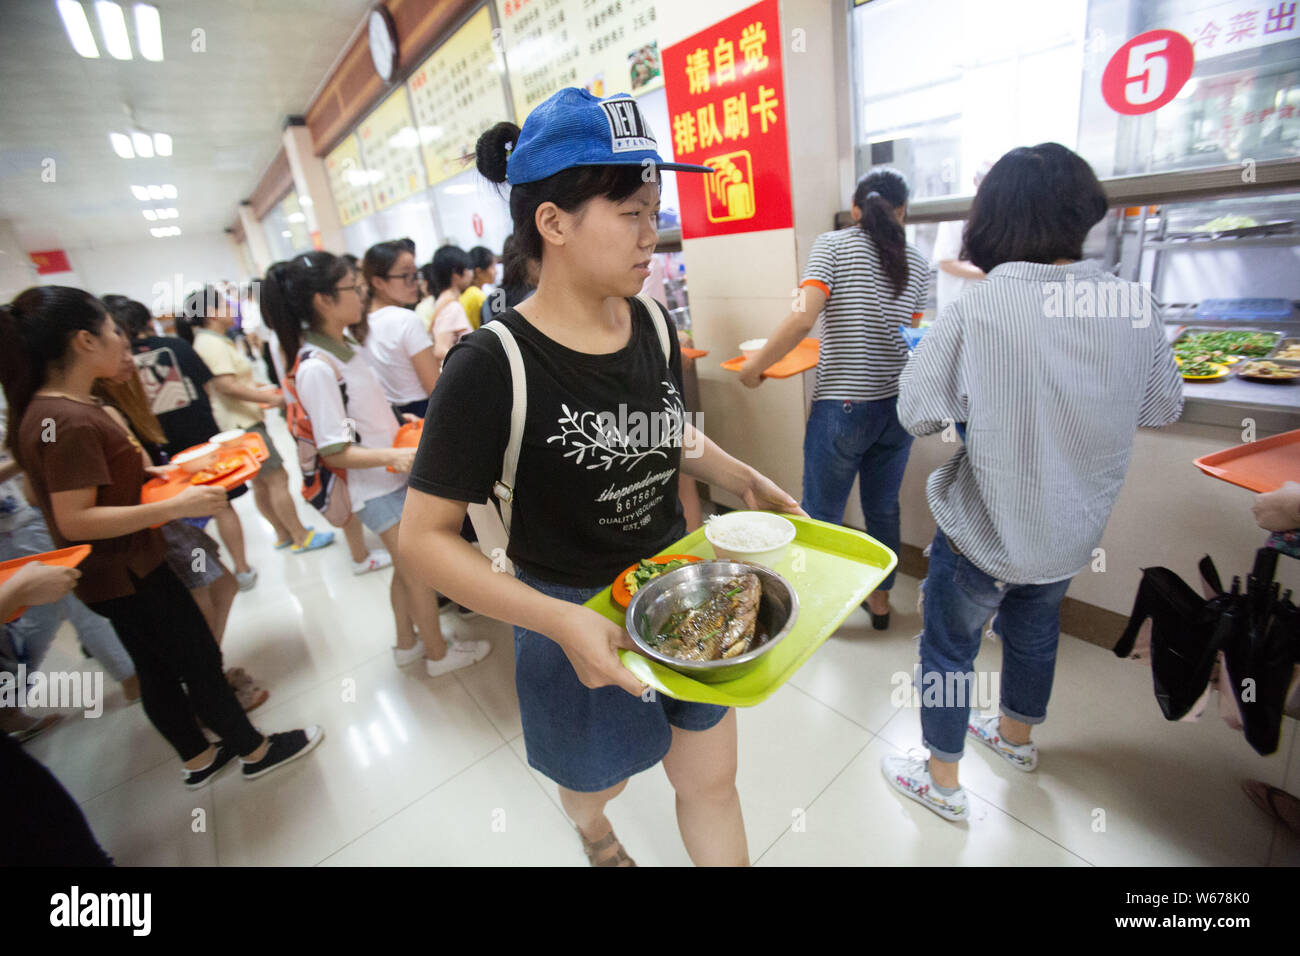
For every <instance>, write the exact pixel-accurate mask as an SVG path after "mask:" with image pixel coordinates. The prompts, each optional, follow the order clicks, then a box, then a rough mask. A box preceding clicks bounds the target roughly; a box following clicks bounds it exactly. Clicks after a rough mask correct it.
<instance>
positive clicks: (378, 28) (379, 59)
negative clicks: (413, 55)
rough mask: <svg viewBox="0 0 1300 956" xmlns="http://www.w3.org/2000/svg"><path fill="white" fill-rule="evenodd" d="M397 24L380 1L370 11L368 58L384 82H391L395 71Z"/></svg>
mask: <svg viewBox="0 0 1300 956" xmlns="http://www.w3.org/2000/svg"><path fill="white" fill-rule="evenodd" d="M397 52H398V51H397V26H396V24H394V23H393V15H392V14H391V13H389V12H388V8H387V7H385V6H384V5H383V4H382V3H378V4H375V7H374V9H373V10H371V11H370V59H371V60H372V61H373V62H374V64H375V72H376V73H378V74H379V77H380V79H382V80H383V81H384V82H385V83H391V82H393V75H394V74H396V73H397Z"/></svg>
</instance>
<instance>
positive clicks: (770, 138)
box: [659, 0, 794, 239]
mask: <svg viewBox="0 0 1300 956" xmlns="http://www.w3.org/2000/svg"><path fill="white" fill-rule="evenodd" d="M778 10H779V0H762V2H761V3H756V4H754V5H753V6H752V7H749V8H748V9H746V10H742V11H741V12H740V13H737V14H735V15H734V16H731V17H728V18H727V19H726V20H723V21H721V22H719V23H716V24H714V25H713V26H711V27H709V28H708V29H707V30H702V31H700V32H699V33H697V34H695V35H694V36H691V37H688V38H687V39H685V40H683V41H682V42H681V43H676V44H674V45H673V46H670V47H668V48H667V49H665V50H664V51H663V69H664V86H665V88H666V90H667V93H668V115H669V123H670V125H671V127H672V128H671V129H670V130H669V131H668V133H667V135H668V138H669V141H670V142H671V143H672V150H673V159H674V160H675V161H676V162H679V163H698V164H700V165H702V166H709V167H711V168H712V169H713V170H714V172H712V173H678V174H677V187H678V193H679V195H680V198H681V204H682V237H683V238H686V239H694V238H698V237H700V236H726V235H732V234H734V233H740V232H759V231H761V230H764V229H787V228H789V227H790V226H791V225H792V224H793V222H794V217H793V213H792V211H791V204H790V148H789V143H788V141H787V138H786V128H785V124H786V119H785V83H784V82H783V77H784V74H783V73H782V71H781V24H780V18H779V13H778ZM659 135H660V136H661V137H662V136H663V135H664V134H662V133H661V134H659ZM661 141H662V140H661Z"/></svg>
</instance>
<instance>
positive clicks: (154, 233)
mask: <svg viewBox="0 0 1300 956" xmlns="http://www.w3.org/2000/svg"><path fill="white" fill-rule="evenodd" d="M165 231H166V230H165V229H161V228H159V227H157V226H155V227H154V228H153V229H150V230H149V234H150V235H151V236H153V237H154V238H155V239H161V238H162V237H163V233H164V232H165Z"/></svg>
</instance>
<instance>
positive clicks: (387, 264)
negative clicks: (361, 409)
mask: <svg viewBox="0 0 1300 956" xmlns="http://www.w3.org/2000/svg"><path fill="white" fill-rule="evenodd" d="M361 274H362V276H363V278H364V279H365V283H366V286H367V287H369V289H370V304H369V310H368V311H369V317H368V321H369V326H370V332H369V334H368V335H367V336H366V340H365V350H366V356H367V358H369V359H370V364H371V365H372V366H373V367H374V369H375V374H376V375H378V376H379V385H380V387H381V388H383V390H384V397H385V398H387V399H388V404H390V405H392V406H393V411H394V412H396V413H397V416H398V418H399V419H401V417H402V415H404V414H409V415H414V416H416V417H417V418H423V417H424V409H425V407H426V406H427V405H428V404H429V393H430V392H432V391H433V385H434V383H435V382H436V381H438V365H439V364H440V363H439V362H438V361H436V360H435V358H434V351H433V342H432V341H430V339H429V335H428V333H427V332H425V330H424V324H423V323H422V322H421V321H420V318H419V316H417V315H416V314H415V312H414V311H412V310H413V309H414V308H415V306H416V303H417V302H418V301H419V297H420V285H419V273H418V272H417V271H416V268H415V256H414V255H412V254H411V253H410V252H409V251H408V250H407V248H406V246H405V245H404V244H403V243H401V242H396V241H394V242H380V243H376V244H375V245H373V246H371V247H370V248H369V249H367V250H366V255H365V258H364V259H362V260H361Z"/></svg>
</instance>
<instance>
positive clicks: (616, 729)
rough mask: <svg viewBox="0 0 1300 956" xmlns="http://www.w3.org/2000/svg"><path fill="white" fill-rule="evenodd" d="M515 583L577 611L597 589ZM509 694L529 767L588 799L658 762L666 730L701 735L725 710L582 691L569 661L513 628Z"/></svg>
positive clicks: (537, 637) (534, 635) (607, 690)
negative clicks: (515, 698) (515, 699)
mask: <svg viewBox="0 0 1300 956" xmlns="http://www.w3.org/2000/svg"><path fill="white" fill-rule="evenodd" d="M516 576H517V577H518V578H519V580H521V581H523V582H524V583H525V584H527V585H528V586H529V587H532V588H535V589H536V590H538V591H541V592H542V593H543V594H546V595H549V596H550V597H553V598H559V599H560V600H561V601H570V602H572V603H574V604H582V603H584V602H586V601H588V600H590V599H591V598H592V597H594V596H595V595H597V594H599V593H600V591H601V590H602V589H601V588H578V587H570V586H568V585H563V584H554V583H551V582H549V581H543V580H541V579H539V578H535V577H533V576H531V575H529V574H526V573H524V572H522V571H519V572H516ZM515 690H516V691H517V692H518V694H519V711H520V716H521V718H522V720H523V725H524V746H525V749H526V750H527V752H528V764H529V766H531V767H533V768H535V769H537V770H539V771H540V772H542V773H544V774H545V775H546V776H548V777H550V778H551V779H552V780H554V781H555V782H556V783H558V784H559V785H560V786H562V787H566V788H568V789H569V790H576V791H579V792H581V793H594V792H596V791H599V790H608V789H609V788H610V787H612V786H614V785H615V784H617V783H620V782H621V781H623V780H626V779H627V778H628V777H630V776H632V775H633V774H635V773H640V772H641V771H642V770H648V769H650V768H651V767H653V766H654V765H655V764H657V763H659V761H661V760H663V759H664V755H665V754H666V753H668V748H669V746H671V744H672V740H673V738H672V729H671V728H673V727H677V728H679V729H681V730H708V729H709V728H710V727H713V726H716V725H717V723H718V722H719V721H720V720H722V718H723V717H725V716H726V715H727V708H726V707H718V706H715V705H713V704H691V703H686V702H685V701H680V700H674V699H672V698H671V697H665V696H663V695H662V694H659V693H658V692H655V693H653V694H652V695H651V694H647V695H646V697H645V698H642V697H633V696H632V695H631V694H629V693H628V692H627V691H625V690H623V689H622V688H621V687H600V688H597V689H595V690H592V689H590V688H588V687H585V686H583V684H582V682H581V681H579V680H578V675H577V674H576V673H575V672H574V670H573V665H572V664H570V663H569V659H568V657H566V656H565V654H564V651H563V650H561V648H560V645H558V644H556V643H555V642H554V641H553V640H551V639H550V638H549V637H546V636H545V635H543V634H539V633H538V632H537V631H529V630H525V629H524V628H521V627H516V628H515Z"/></svg>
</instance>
